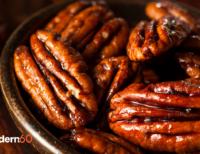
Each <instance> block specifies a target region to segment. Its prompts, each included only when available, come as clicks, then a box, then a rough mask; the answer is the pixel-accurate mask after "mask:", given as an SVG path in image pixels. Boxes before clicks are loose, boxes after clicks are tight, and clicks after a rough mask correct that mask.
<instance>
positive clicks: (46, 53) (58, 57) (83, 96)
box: [15, 30, 97, 130]
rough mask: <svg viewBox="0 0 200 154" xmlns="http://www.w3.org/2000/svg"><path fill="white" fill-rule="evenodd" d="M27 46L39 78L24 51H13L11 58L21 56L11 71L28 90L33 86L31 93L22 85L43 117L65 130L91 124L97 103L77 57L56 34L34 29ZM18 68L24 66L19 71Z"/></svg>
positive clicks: (84, 65) (82, 64)
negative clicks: (31, 51) (33, 90)
mask: <svg viewBox="0 0 200 154" xmlns="http://www.w3.org/2000/svg"><path fill="white" fill-rule="evenodd" d="M31 47H32V49H33V57H34V58H35V61H36V63H37V65H38V66H39V68H40V70H41V71H42V73H43V75H42V73H41V72H40V70H39V69H38V66H37V65H36V64H35V62H34V61H33V59H32V57H31V55H30V53H29V52H28V51H26V50H28V49H27V48H26V50H23V51H24V52H21V49H20V50H19V51H18V49H17V50H16V52H15V55H16V54H18V55H19V53H22V54H23V55H22V56H21V57H19V58H20V62H21V63H20V64H21V66H20V65H19V64H18V63H19V62H18V63H17V62H16V61H17V59H19V58H18V57H17V56H15V66H17V64H18V66H17V67H15V71H16V74H17V76H18V78H19V80H20V81H21V82H22V84H23V82H30V83H29V84H30V85H29V87H34V86H35V87H36V88H35V92H34V94H32V93H33V92H31V90H29V89H30V88H29V87H27V86H26V85H27V83H26V85H25V84H24V85H25V86H23V87H24V88H25V89H26V91H27V92H28V93H29V94H30V95H31V97H32V98H33V100H34V101H35V103H36V105H37V106H38V107H39V108H40V110H41V111H42V112H44V115H45V117H46V118H47V119H48V120H49V121H50V122H52V123H53V124H54V125H55V126H56V127H58V128H61V129H65V130H70V129H72V128H74V127H80V126H84V125H86V124H87V123H89V122H91V121H92V120H93V119H94V117H95V116H96V114H97V102H96V98H95V96H94V94H93V83H92V80H91V78H90V77H89V76H88V75H87V74H86V73H85V72H86V70H87V65H86V64H85V62H84V61H83V57H82V56H81V54H80V53H79V52H77V51H76V50H75V49H73V48H72V47H70V46H69V45H68V44H67V43H66V42H64V41H63V40H62V38H60V37H58V36H57V35H56V34H54V33H52V32H50V31H44V30H38V31H37V32H36V34H33V35H32V36H31ZM47 48H48V49H47ZM25 53H26V54H27V55H25ZM26 63H28V64H26ZM29 63H30V64H29ZM25 64H26V65H25ZM29 65H30V66H29ZM22 66H24V67H23V68H19V67H22ZM19 69H20V70H19ZM21 71H22V72H24V74H23V75H22V73H21ZM26 74H27V76H26ZM26 78H27V79H26ZM29 78H30V79H29ZM25 79H26V80H27V81H24V80H25ZM45 79H46V80H48V82H49V84H47V82H46V80H45ZM29 80H30V81H29ZM32 80H33V81H32ZM31 84H32V86H31ZM51 87H52V88H51ZM40 99H41V100H40Z"/></svg>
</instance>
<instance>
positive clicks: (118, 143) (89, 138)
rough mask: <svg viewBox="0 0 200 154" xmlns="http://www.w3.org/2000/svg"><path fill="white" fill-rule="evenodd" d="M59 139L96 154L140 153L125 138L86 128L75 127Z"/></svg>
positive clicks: (140, 153)
mask: <svg viewBox="0 0 200 154" xmlns="http://www.w3.org/2000/svg"><path fill="white" fill-rule="evenodd" d="M60 139H61V141H63V142H64V143H67V145H69V144H70V143H69V142H73V144H76V145H78V146H79V147H81V148H84V149H87V150H90V151H92V152H94V153H98V154H105V153H106V154H142V152H141V151H140V149H139V148H138V147H136V146H135V145H132V144H130V143H129V142H127V141H126V140H124V139H122V138H120V137H116V136H114V135H112V134H109V133H104V132H100V131H97V130H93V129H88V128H83V127H80V128H76V129H73V130H72V131H71V133H70V134H66V135H63V136H61V137H60Z"/></svg>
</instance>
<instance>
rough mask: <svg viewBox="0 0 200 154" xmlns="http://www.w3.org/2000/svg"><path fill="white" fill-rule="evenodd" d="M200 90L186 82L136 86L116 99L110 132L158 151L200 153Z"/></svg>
mask: <svg viewBox="0 0 200 154" xmlns="http://www.w3.org/2000/svg"><path fill="white" fill-rule="evenodd" d="M199 102H200V87H199V86H197V85H194V84H191V83H188V82H184V81H176V82H163V83H157V84H150V85H148V86H145V85H144V84H132V85H130V86H128V87H127V88H126V89H124V90H123V91H121V92H118V93H117V94H115V95H114V97H113V98H112V100H111V110H113V111H111V112H110V113H109V124H110V128H111V129H112V130H113V131H114V132H115V133H116V134H118V135H119V136H121V137H123V138H124V139H126V140H128V141H130V142H132V143H133V144H136V145H140V146H141V147H143V148H145V149H149V150H154V151H168V152H177V153H187V152H188V153H189V152H195V151H199V150H200V146H199V140H200V133H199V129H200V114H199V111H200V103H199Z"/></svg>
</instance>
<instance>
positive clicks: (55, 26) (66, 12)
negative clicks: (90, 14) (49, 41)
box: [45, 1, 90, 33]
mask: <svg viewBox="0 0 200 154" xmlns="http://www.w3.org/2000/svg"><path fill="white" fill-rule="evenodd" d="M88 6H90V3H89V2H87V1H78V2H75V3H72V4H70V5H67V7H66V8H65V9H63V10H62V11H60V12H59V13H58V14H57V15H56V16H55V17H54V18H53V19H51V21H50V22H49V23H47V25H46V26H45V29H46V30H53V31H54V32H57V33H61V32H62V31H63V29H64V28H65V27H66V26H67V25H68V23H69V21H70V20H71V19H72V18H73V17H74V16H75V15H76V14H78V13H79V12H80V11H82V10H83V9H84V8H86V7H88Z"/></svg>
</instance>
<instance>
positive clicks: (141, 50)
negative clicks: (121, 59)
mask: <svg viewBox="0 0 200 154" xmlns="http://www.w3.org/2000/svg"><path fill="white" fill-rule="evenodd" d="M189 33H190V28H189V26H188V24H186V23H185V22H183V21H181V20H179V19H177V18H175V17H173V16H170V15H168V16H164V17H162V18H160V19H159V20H152V21H151V22H149V23H148V22H146V21H141V22H140V23H139V24H138V25H137V26H136V27H135V28H134V29H133V31H132V32H131V35H130V37H129V42H128V45H127V55H128V56H129V58H130V60H133V61H145V60H148V59H151V58H152V57H154V56H158V55H160V54H162V53H163V52H165V51H167V50H169V49H170V48H171V47H174V46H178V45H180V43H182V42H183V41H184V40H185V39H186V38H187V37H188V35H189Z"/></svg>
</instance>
